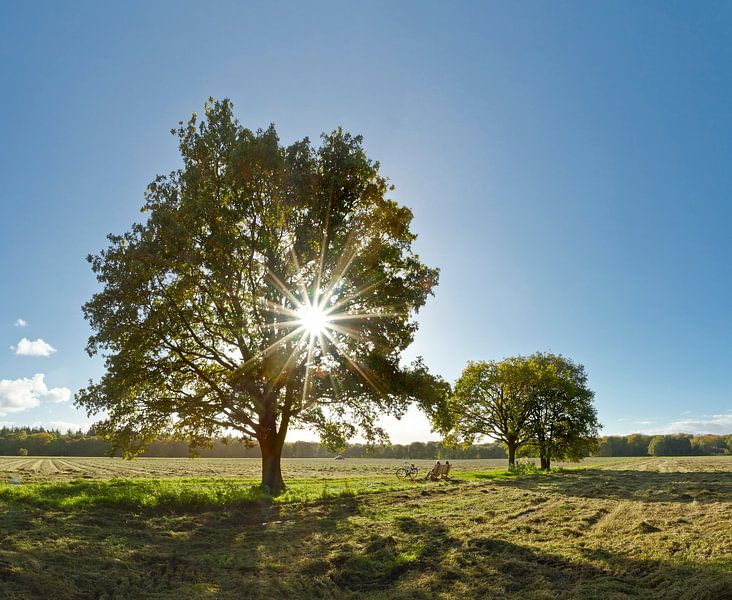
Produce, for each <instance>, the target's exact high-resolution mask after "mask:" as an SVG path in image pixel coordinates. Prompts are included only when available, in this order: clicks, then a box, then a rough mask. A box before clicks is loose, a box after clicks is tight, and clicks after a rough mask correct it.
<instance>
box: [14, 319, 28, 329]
mask: <svg viewBox="0 0 732 600" xmlns="http://www.w3.org/2000/svg"><path fill="white" fill-rule="evenodd" d="M13 325H15V326H16V327H25V326H26V325H28V321H26V320H25V319H16V320H15V323H13Z"/></svg>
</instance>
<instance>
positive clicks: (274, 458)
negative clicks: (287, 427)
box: [259, 441, 285, 496]
mask: <svg viewBox="0 0 732 600" xmlns="http://www.w3.org/2000/svg"><path fill="white" fill-rule="evenodd" d="M259 447H260V449H261V450H262V487H263V488H266V489H268V490H269V493H270V494H272V495H273V496H279V495H280V494H281V493H282V492H284V491H285V482H284V481H283V480H282V467H281V464H280V461H281V459H282V446H281V445H280V444H278V443H277V442H276V441H275V443H264V442H260V443H259Z"/></svg>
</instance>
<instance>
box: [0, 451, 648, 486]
mask: <svg viewBox="0 0 732 600" xmlns="http://www.w3.org/2000/svg"><path fill="white" fill-rule="evenodd" d="M618 460H625V461H627V460H629V459H618V458H589V459H586V460H585V461H584V462H582V463H557V466H561V467H567V468H576V467H578V466H590V465H605V464H612V463H617V462H618ZM630 460H635V459H630ZM404 462H405V461H404V460H397V459H381V460H379V459H373V460H369V459H346V460H333V459H324V458H290V459H287V458H286V459H283V461H282V470H283V474H284V477H285V479H308V478H314V477H316V478H328V479H339V478H344V477H391V476H392V475H393V474H394V471H395V470H396V469H397V468H398V467H400V466H402V465H403V464H404ZM409 462H413V463H414V464H415V465H417V466H418V467H419V468H420V471H421V472H422V473H426V472H427V471H428V470H429V469H430V468H431V467H432V465H433V464H434V461H431V460H412V461H409ZM453 463H454V465H453V470H454V472H456V473H457V472H469V471H488V470H495V469H505V468H506V459H505V458H500V459H498V458H497V459H481V460H459V461H453ZM259 476H260V461H259V459H258V458H196V459H190V458H138V459H135V460H132V461H130V460H123V459H121V458H98V457H91V458H76V457H73V458H71V457H40V456H33V457H19V456H0V482H4V481H9V480H10V479H12V480H14V481H20V482H23V483H29V482H47V481H70V480H73V479H111V478H119V477H124V478H128V477H144V478H151V477H152V478H158V477H235V478H239V479H256V478H258V477H259Z"/></svg>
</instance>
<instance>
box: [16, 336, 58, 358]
mask: <svg viewBox="0 0 732 600" xmlns="http://www.w3.org/2000/svg"><path fill="white" fill-rule="evenodd" d="M11 349H12V346H11ZM54 352H56V348H54V347H53V346H51V344H49V343H48V342H45V341H43V340H42V339H41V338H38V339H37V340H34V341H31V340H29V339H27V338H23V339H22V340H20V341H19V342H18V345H17V346H16V347H15V353H16V354H17V355H18V356H51V354H53V353H54Z"/></svg>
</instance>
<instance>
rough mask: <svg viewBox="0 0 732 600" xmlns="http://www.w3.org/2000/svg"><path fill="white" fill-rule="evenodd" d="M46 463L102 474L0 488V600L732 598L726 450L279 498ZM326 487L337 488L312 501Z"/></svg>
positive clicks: (213, 482) (294, 484)
mask: <svg viewBox="0 0 732 600" xmlns="http://www.w3.org/2000/svg"><path fill="white" fill-rule="evenodd" d="M37 460H38V459H29V460H28V462H21V459H17V460H13V461H11V462H12V463H13V464H12V466H13V467H16V468H17V467H18V465H20V467H22V468H24V469H26V470H30V469H32V468H33V467H34V466H35V464H36V461H37ZM43 460H50V461H52V464H53V466H55V467H56V468H58V469H66V470H72V469H70V467H69V465H72V466H73V467H76V468H79V469H85V468H91V467H96V468H97V469H98V472H99V473H100V474H101V476H100V477H101V478H100V479H94V480H84V479H78V478H77V479H76V480H75V481H74V482H68V483H63V482H50V483H42V484H33V483H31V484H27V485H24V484H21V485H0V586H1V587H0V590H2V594H0V596H2V598H3V600H5V599H6V598H7V599H8V600H21V599H22V600H25V599H29V598H47V597H48V598H50V597H52V598H54V599H58V600H65V599H74V598H120V599H122V598H124V599H128V598H157V599H167V598H174V599H181V598H186V599H188V598H222V599H235V598H236V599H239V598H264V599H273V600H274V599H279V598H307V599H310V598H349V599H351V598H353V599H360V598H379V599H392V598H397V599H400V598H401V599H427V598H442V599H445V600H447V599H452V598H466V599H467V598H471V599H472V598H517V599H519V598H520V599H525V598H528V599H533V598H537V599H550V598H587V599H615V598H642V599H646V598H648V599H652V598H669V599H671V598H673V599H678V598H688V599H690V600H718V599H719V600H724V599H725V598H730V597H732V594H731V593H730V592H731V591H732V528H731V527H730V523H731V522H732V457H718V458H709V457H700V458H668V459H647V458H646V459H638V460H625V461H622V460H620V461H619V460H618V459H614V460H604V461H599V462H598V463H596V464H594V465H586V468H582V469H575V470H569V471H564V472H553V473H550V474H546V475H527V476H519V477H508V476H506V474H505V473H503V472H501V471H496V470H493V471H489V470H485V471H476V470H474V471H467V470H463V471H461V472H459V473H458V474H457V476H456V480H455V481H454V482H451V483H448V482H437V483H433V482H414V483H413V482H397V481H396V480H395V478H394V477H391V476H388V475H383V474H380V473H384V472H386V471H387V468H391V467H393V466H394V464H391V463H387V464H381V463H382V461H373V462H374V463H375V464H371V465H369V462H368V461H363V462H362V463H360V468H359V469H357V470H356V471H357V473H358V474H359V475H360V477H356V476H352V477H350V478H349V477H344V476H343V473H342V472H341V474H340V478H336V477H327V476H325V475H324V476H319V477H318V478H316V479H313V478H307V479H296V478H293V477H292V476H290V482H291V485H290V491H289V492H288V494H287V495H286V496H285V497H282V498H280V499H278V500H277V501H276V502H272V501H271V500H268V499H267V498H264V497H257V496H256V494H250V495H249V496H247V492H248V491H252V490H254V489H255V488H253V487H252V486H251V484H250V483H247V481H246V480H240V479H234V478H232V477H228V476H227V477H221V475H222V471H219V472H218V477H216V478H209V477H199V478H192V479H174V478H171V476H170V475H169V476H168V477H167V478H164V479H162V478H161V479H143V478H140V477H139V476H134V477H132V478H130V479H115V480H110V479H109V474H110V473H118V474H119V473H121V472H122V471H116V469H115V468H116V467H117V463H118V462H120V461H116V460H114V461H111V462H105V460H103V459H102V460H101V461H100V462H97V461H96V460H89V459H84V460H80V461H77V460H76V459H73V460H72V459H56V458H54V459H43ZM168 462H169V461H166V460H164V459H163V460H158V459H148V460H147V461H143V462H133V463H121V462H120V465H126V464H128V465H129V466H135V468H136V469H138V470H145V469H148V470H149V469H151V468H152V466H156V468H161V469H163V465H166V464H168ZM208 462H210V461H203V462H201V464H206V463H208ZM321 462H322V461H321ZM340 462H341V461H338V463H340ZM347 462H348V461H344V463H347ZM397 462H399V461H397ZM353 463H354V464H359V463H356V461H353ZM3 464H4V463H3ZM172 464H177V463H176V462H175V461H173V463H172ZM184 464H190V463H184ZM193 464H197V463H195V461H194V463H193ZM299 464H303V463H302V462H300V463H297V462H293V464H290V465H289V466H288V468H289V469H291V471H290V472H296V469H297V468H301V467H297V465H299ZM315 464H317V463H308V469H309V470H310V471H312V470H314V469H315V467H314V465H315ZM139 465H145V468H144V469H143V468H142V467H140V466H139ZM337 466H338V467H339V468H340V467H343V468H351V467H350V466H347V465H346V464H344V465H341V464H338V465H337ZM167 468H169V469H170V466H169V465H168V467H167ZM180 468H181V469H182V468H184V467H180ZM185 468H190V467H185ZM209 468H210V467H209ZM237 468H241V467H237ZM252 468H254V466H252ZM322 468H323V470H324V471H323V472H330V471H329V470H326V468H325V465H324V466H323V467H322ZM163 470H164V469H163ZM39 471H40V473H39V476H41V475H43V476H46V477H48V478H50V479H54V478H55V477H58V473H53V472H51V470H50V469H48V471H47V472H43V464H42V465H41V467H40V468H39ZM13 472H16V471H13ZM18 472H19V470H18ZM23 472H25V471H23ZM59 472H60V471H59ZM148 472H149V471H148ZM224 472H226V473H229V475H230V474H231V473H230V472H229V471H224ZM365 472H372V473H374V475H373V477H365V478H364V477H363V474H364V473H365ZM67 475H70V474H67ZM148 476H149V475H148ZM324 480H325V481H328V482H331V483H330V484H329V485H330V486H331V487H330V488H329V489H330V492H329V494H335V495H329V494H325V493H323V494H322V495H320V496H319V495H318V490H319V489H321V488H322V486H323V482H324ZM374 481H376V482H381V484H380V485H377V486H375V487H373V486H372V483H373V482H374ZM338 486H341V487H338ZM343 486H345V487H343ZM322 489H324V490H325V488H322ZM237 491H238V492H240V493H239V494H238V495H237ZM313 493H314V494H315V495H314V496H313V495H312V494H313ZM155 500H157V502H155ZM61 582H63V585H61Z"/></svg>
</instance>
